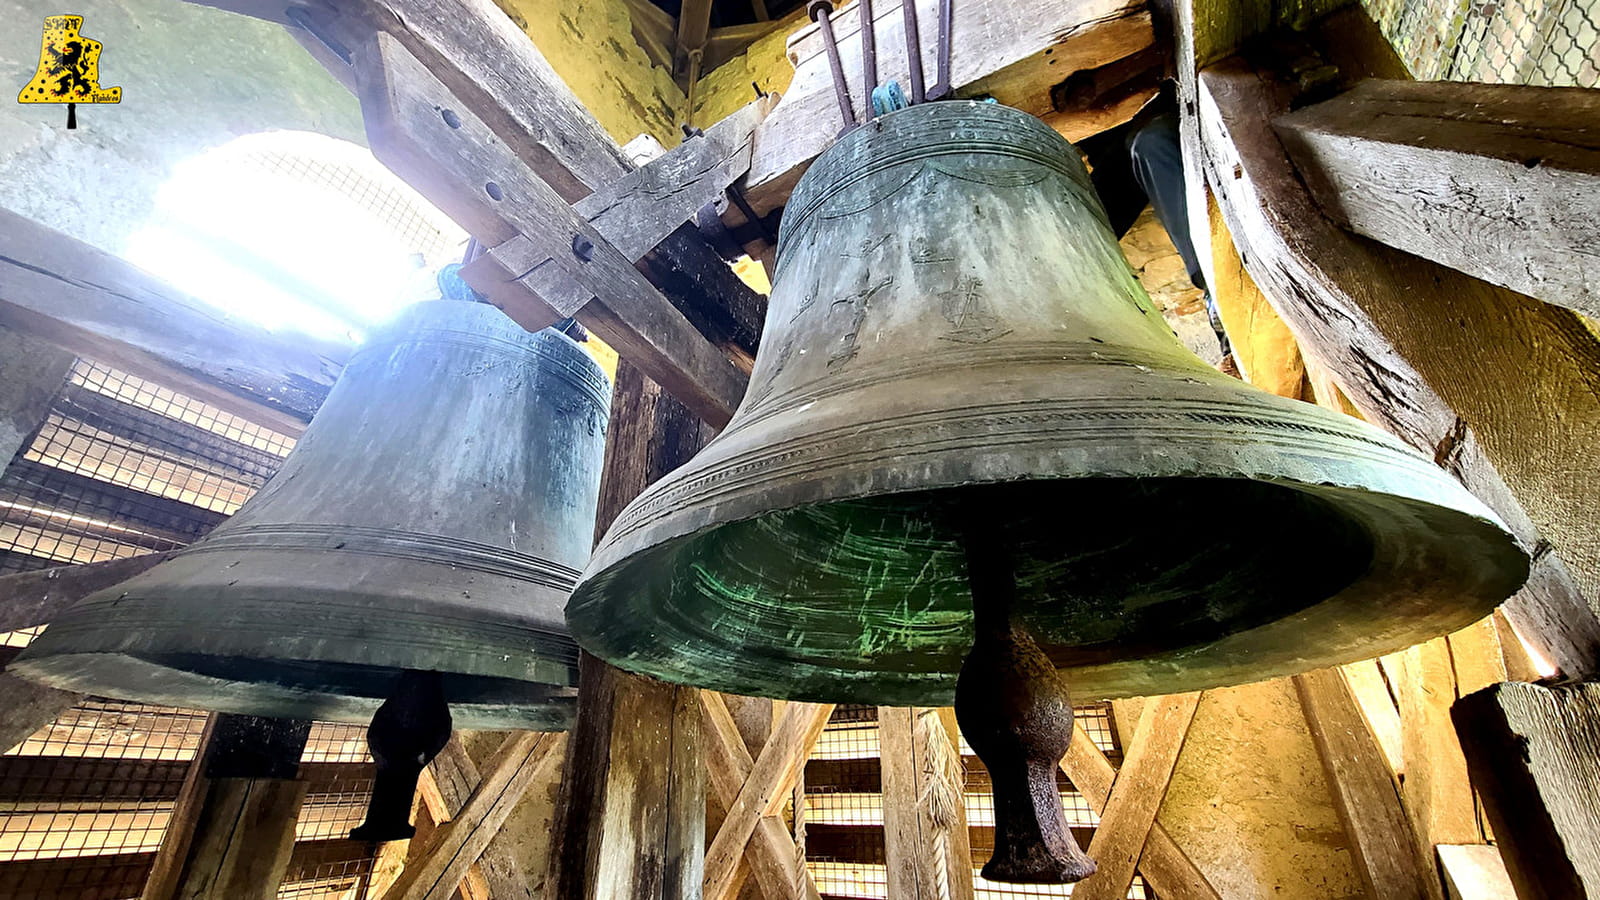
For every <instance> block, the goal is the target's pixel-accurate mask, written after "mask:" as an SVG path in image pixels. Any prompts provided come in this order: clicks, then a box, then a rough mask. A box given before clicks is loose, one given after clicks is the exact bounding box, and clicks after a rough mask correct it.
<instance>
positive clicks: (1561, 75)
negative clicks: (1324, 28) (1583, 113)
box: [1363, 0, 1600, 88]
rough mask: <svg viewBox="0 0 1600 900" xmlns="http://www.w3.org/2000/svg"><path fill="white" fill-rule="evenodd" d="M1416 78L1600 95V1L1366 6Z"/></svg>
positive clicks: (1420, 0)
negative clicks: (1589, 90) (1577, 89)
mask: <svg viewBox="0 0 1600 900" xmlns="http://www.w3.org/2000/svg"><path fill="white" fill-rule="evenodd" d="M1363 4H1364V5H1365V7H1366V9H1367V12H1368V13H1369V14H1370V15H1371V16H1372V18H1373V20H1374V21H1376V22H1377V23H1378V26H1379V27H1380V28H1381V29H1382V30H1383V34H1384V36H1385V37H1386V38H1388V40H1389V42H1390V43H1391V44H1392V45H1393V46H1394V48H1395V51H1396V52H1397V53H1398V54H1399V55H1400V58H1401V60H1402V61H1404V62H1405V64H1406V68H1407V69H1409V70H1410V72H1411V74H1412V75H1413V76H1415V77H1416V78H1418V79H1422V80H1425V81H1431V80H1439V79H1443V80H1450V81H1478V82H1489V83H1496V84H1531V85H1543V86H1548V87H1587V88H1600V0H1363Z"/></svg>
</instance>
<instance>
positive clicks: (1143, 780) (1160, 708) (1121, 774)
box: [1072, 691, 1200, 900]
mask: <svg viewBox="0 0 1600 900" xmlns="http://www.w3.org/2000/svg"><path fill="white" fill-rule="evenodd" d="M1199 705H1200V692H1199V691H1193V692H1190V693H1187V694H1171V695H1168V696H1164V697H1159V698H1156V699H1155V700H1153V701H1151V702H1150V703H1149V704H1148V705H1147V706H1146V708H1145V710H1144V714H1143V715H1141V716H1140V717H1139V725H1138V727H1137V728H1136V729H1134V733H1133V742H1132V743H1131V744H1130V745H1129V746H1128V748H1127V754H1126V755H1125V756H1124V757H1123V761H1122V768H1121V769H1119V770H1118V771H1117V780H1116V783H1115V784H1114V786H1113V787H1112V790H1111V796H1110V798H1109V799H1108V800H1107V801H1106V804H1105V807H1104V808H1103V809H1102V811H1101V813H1100V826H1099V827H1098V828H1096V829H1095V832H1094V837H1093V838H1092V839H1091V840H1090V843H1089V855H1090V856H1091V857H1092V858H1093V859H1094V861H1095V866H1096V871H1095V873H1094V874H1093V875H1090V876H1089V877H1088V878H1085V879H1084V880H1082V881H1080V882H1078V883H1077V884H1076V885H1074V886H1073V888H1072V896H1073V897H1075V898H1077V900H1122V898H1123V897H1126V896H1127V895H1128V886H1129V885H1130V884H1132V883H1133V874H1134V871H1135V868H1136V866H1137V865H1138V862H1139V857H1140V856H1141V855H1142V854H1143V852H1144V847H1145V843H1146V839H1147V838H1148V836H1149V834H1150V829H1151V826H1153V825H1154V824H1155V821H1156V812H1157V811H1158V810H1159V809H1160V808H1161V801H1162V800H1163V799H1164V798H1165V797H1166V796H1167V785H1168V783H1170V782H1171V780H1172V772H1173V769H1174V768H1176V767H1177V764H1178V754H1179V753H1181V752H1182V751H1183V742H1184V739H1185V738H1186V737H1188V735H1189V723H1190V722H1193V721H1194V713H1195V710H1196V709H1198V708H1199Z"/></svg>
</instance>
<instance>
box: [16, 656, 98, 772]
mask: <svg viewBox="0 0 1600 900" xmlns="http://www.w3.org/2000/svg"><path fill="white" fill-rule="evenodd" d="M82 700H83V695H82V694H74V693H71V692H70V691H58V690H56V689H55V688H48V687H45V686H44V685H42V684H35V683H33V682H31V681H28V680H27V679H24V678H18V677H17V676H15V675H12V674H11V673H10V672H5V671H0V745H4V747H5V749H6V750H9V749H11V748H12V747H15V746H16V745H18V744H20V743H22V742H23V741H25V740H27V739H28V737H29V736H30V735H32V734H33V733H34V732H36V731H38V730H39V729H41V728H43V727H45V726H46V725H49V724H50V723H51V722H54V721H55V720H56V717H57V716H60V715H61V714H62V713H64V712H66V711H67V710H69V709H71V708H72V707H74V706H77V705H78V703H79V702H81V701H82ZM3 752H5V751H4V750H0V753H3Z"/></svg>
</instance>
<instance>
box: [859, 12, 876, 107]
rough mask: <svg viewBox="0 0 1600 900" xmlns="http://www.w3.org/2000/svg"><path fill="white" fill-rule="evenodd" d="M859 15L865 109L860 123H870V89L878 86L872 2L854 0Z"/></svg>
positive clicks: (862, 91)
mask: <svg viewBox="0 0 1600 900" xmlns="http://www.w3.org/2000/svg"><path fill="white" fill-rule="evenodd" d="M856 6H857V7H858V9H859V10H860V13H861V81H862V90H861V96H862V98H863V99H865V100H866V103H867V108H866V110H865V111H864V112H863V113H862V114H861V121H862V122H871V121H872V89H873V88H875V87H877V86H878V33H877V29H876V28H875V27H874V26H873V23H872V0H856Z"/></svg>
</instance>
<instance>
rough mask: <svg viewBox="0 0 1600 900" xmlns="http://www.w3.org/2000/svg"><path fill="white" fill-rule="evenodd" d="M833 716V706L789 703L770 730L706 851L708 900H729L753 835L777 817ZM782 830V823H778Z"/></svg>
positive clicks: (706, 890)
mask: <svg viewBox="0 0 1600 900" xmlns="http://www.w3.org/2000/svg"><path fill="white" fill-rule="evenodd" d="M832 714H833V704H831V703H790V704H788V705H787V706H785V708H784V710H783V717H782V718H781V719H779V721H778V725H777V727H776V728H774V729H773V732H772V738H771V740H769V741H767V745H766V746H765V747H763V748H762V749H761V754H760V755H759V756H758V757H756V760H755V764H754V765H753V766H751V768H750V776H749V777H748V778H746V779H745V780H744V784H743V786H742V787H740V789H739V793H738V796H736V797H735V798H734V800H733V802H732V803H730V804H728V815H727V818H725V819H724V820H723V822H722V828H720V829H719V830H718V831H717V835H716V837H715V838H713V839H712V841H711V846H710V847H709V848H707V849H706V858H705V892H704V894H705V897H706V900H731V898H733V897H735V896H737V894H738V889H739V885H738V883H737V882H736V879H735V873H736V872H737V870H738V867H739V860H740V857H742V856H743V855H744V853H745V848H746V846H747V845H748V844H749V843H750V839H751V836H752V835H754V834H755V832H756V831H757V827H758V826H759V825H760V823H761V821H762V820H763V819H765V818H769V817H776V816H777V815H778V813H780V812H781V811H782V810H783V804H784V801H786V800H787V799H788V796H789V791H790V789H792V788H793V787H794V783H795V780H796V779H797V778H799V777H800V771H801V770H802V769H803V768H805V764H806V759H808V758H809V757H810V756H811V748H813V747H815V746H816V743H817V738H819V737H821V736H822V729H823V728H824V727H826V726H827V724H828V717H829V716H830V715H832ZM777 824H778V827H779V828H780V829H781V828H782V822H778V823H777Z"/></svg>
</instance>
